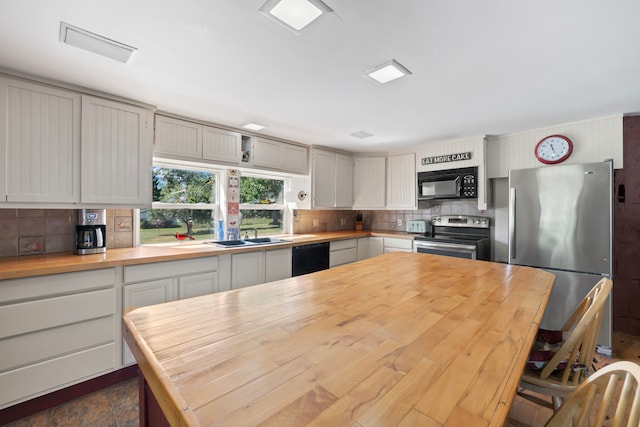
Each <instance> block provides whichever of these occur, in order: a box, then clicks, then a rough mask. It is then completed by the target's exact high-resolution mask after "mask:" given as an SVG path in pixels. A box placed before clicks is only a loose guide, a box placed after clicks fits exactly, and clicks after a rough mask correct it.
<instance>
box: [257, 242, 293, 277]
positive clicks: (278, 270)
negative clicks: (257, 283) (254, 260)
mask: <svg viewBox="0 0 640 427" xmlns="http://www.w3.org/2000/svg"><path fill="white" fill-rule="evenodd" d="M264 260H265V263H264V264H265V266H264V277H265V282H273V281H276V280H282V279H287V278H289V277H291V248H286V249H273V250H270V251H266V252H265V257H264Z"/></svg>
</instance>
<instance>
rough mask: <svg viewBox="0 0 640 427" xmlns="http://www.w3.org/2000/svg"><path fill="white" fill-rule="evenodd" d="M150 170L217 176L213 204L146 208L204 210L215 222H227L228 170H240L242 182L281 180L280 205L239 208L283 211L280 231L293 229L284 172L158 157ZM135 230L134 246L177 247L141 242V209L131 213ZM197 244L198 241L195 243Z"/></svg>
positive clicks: (288, 179)
mask: <svg viewBox="0 0 640 427" xmlns="http://www.w3.org/2000/svg"><path fill="white" fill-rule="evenodd" d="M152 166H153V167H161V168H171V169H182V170H193V171H200V172H208V173H211V174H215V177H216V185H215V187H216V203H166V202H153V201H152V203H151V207H150V208H149V209H201V210H203V209H206V210H211V211H212V212H213V218H214V220H215V221H218V220H219V219H226V216H227V214H226V210H225V209H224V207H225V206H226V203H227V200H226V190H225V185H224V183H225V179H226V176H227V171H228V170H229V169H237V170H239V171H240V177H241V179H242V178H243V177H253V178H262V179H273V180H280V181H282V182H283V189H282V203H273V204H260V203H256V204H252V203H241V204H240V205H239V209H240V211H242V210H265V211H274V210H279V211H282V221H283V223H282V232H283V234H286V233H287V232H290V231H288V230H292V227H293V224H292V222H293V215H292V211H291V209H292V208H291V207H290V203H289V200H287V195H289V192H290V189H291V185H292V177H291V176H290V174H288V173H286V172H282V173H277V172H275V171H273V172H272V171H262V170H254V169H244V168H238V167H233V166H224V165H213V164H211V165H210V164H203V163H198V162H190V161H181V160H171V159H161V158H155V157H154V158H153V163H152ZM133 219H134V227H133V239H134V245H135V246H146V245H149V246H158V245H170V244H177V243H178V242H175V243H167V242H165V243H140V209H135V210H134V215H133ZM196 242H197V240H196Z"/></svg>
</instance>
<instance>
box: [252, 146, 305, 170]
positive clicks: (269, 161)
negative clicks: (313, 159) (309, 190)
mask: <svg viewBox="0 0 640 427" xmlns="http://www.w3.org/2000/svg"><path fill="white" fill-rule="evenodd" d="M308 157H309V150H308V149H307V147H303V146H300V145H295V144H289V143H287V142H280V141H274V140H272V139H267V138H262V137H254V138H253V154H252V160H251V162H252V164H253V166H258V167H264V168H269V169H278V170H282V171H286V172H291V173H298V174H306V173H307V172H308V170H309V164H308V161H309V160H308Z"/></svg>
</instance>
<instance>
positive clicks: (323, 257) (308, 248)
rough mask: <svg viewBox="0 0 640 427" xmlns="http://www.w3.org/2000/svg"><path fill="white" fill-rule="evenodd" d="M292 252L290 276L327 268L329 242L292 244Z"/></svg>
mask: <svg viewBox="0 0 640 427" xmlns="http://www.w3.org/2000/svg"><path fill="white" fill-rule="evenodd" d="M292 252H293V255H292V256H293V260H292V263H291V266H292V267H291V270H292V271H291V275H292V276H301V275H303V274H307V273H313V272H314V271H320V270H326V269H327V268H329V242H324V243H311V244H308V245H300V246H294V247H293V249H292Z"/></svg>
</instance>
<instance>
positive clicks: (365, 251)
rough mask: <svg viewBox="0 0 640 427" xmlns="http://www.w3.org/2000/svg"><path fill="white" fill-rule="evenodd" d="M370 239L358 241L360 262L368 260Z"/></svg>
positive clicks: (364, 238)
mask: <svg viewBox="0 0 640 427" xmlns="http://www.w3.org/2000/svg"><path fill="white" fill-rule="evenodd" d="M369 239H370V238H369V237H360V238H359V239H358V261H361V260H363V259H367V258H369V257H370V255H369Z"/></svg>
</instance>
